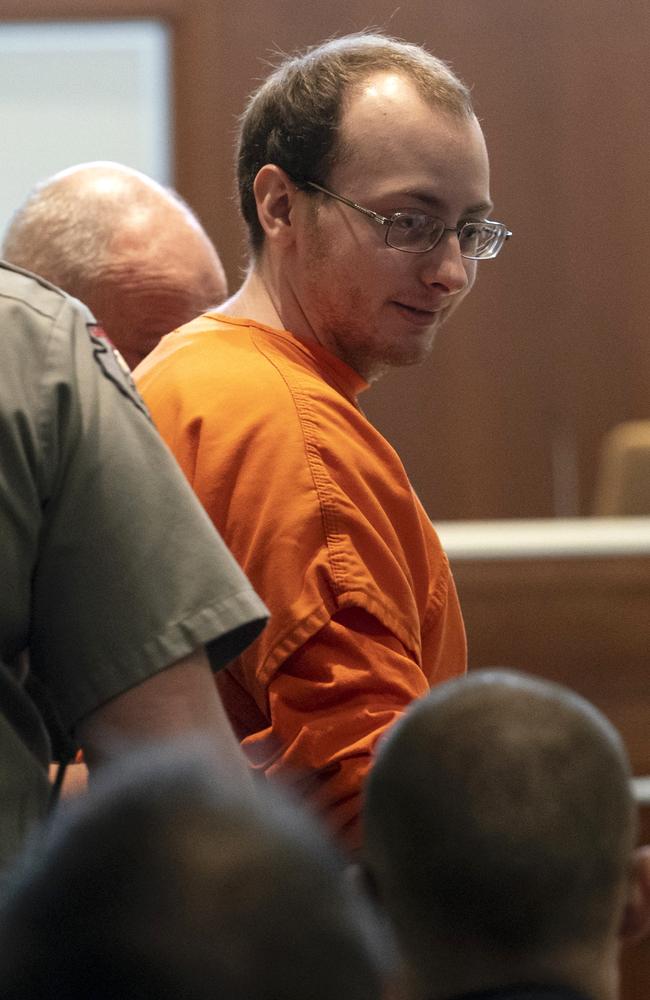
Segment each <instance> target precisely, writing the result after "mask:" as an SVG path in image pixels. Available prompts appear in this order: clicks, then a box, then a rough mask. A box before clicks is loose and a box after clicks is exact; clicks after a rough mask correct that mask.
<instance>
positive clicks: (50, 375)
mask: <svg viewBox="0 0 650 1000" xmlns="http://www.w3.org/2000/svg"><path fill="white" fill-rule="evenodd" d="M44 372H45V374H44V378H43V385H42V392H41V410H40V413H39V416H38V426H39V432H40V447H41V450H42V466H43V469H44V475H43V481H42V484H41V491H42V496H41V504H42V508H43V526H42V544H41V546H40V551H39V555H38V560H37V564H36V566H35V571H34V577H33V588H32V607H31V616H32V623H33V627H32V633H31V636H30V643H29V645H30V657H31V664H32V669H33V670H34V671H35V673H37V675H38V676H39V679H40V680H41V681H43V682H44V683H45V684H46V685H47V687H48V688H49V690H50V692H51V693H52V694H53V697H54V700H55V702H56V704H57V706H58V708H59V711H60V714H61V719H62V721H63V723H64V725H67V726H72V725H74V723H75V722H77V721H78V720H79V719H80V718H81V717H83V716H84V715H85V714H87V713H88V712H89V711H91V710H93V709H94V708H96V707H98V706H99V705H100V704H102V703H103V702H104V701H107V700H108V699H109V698H112V697H114V696H115V695H117V694H119V693H121V692H122V691H124V690H126V689H128V688H129V687H132V686H133V685H135V684H137V683H139V682H140V681H141V680H143V679H145V678H146V677H148V676H150V675H152V674H153V673H155V672H157V671H159V670H161V669H163V668H164V667H166V666H168V665H169V664H171V663H172V662H174V661H175V660H177V659H179V658H180V657H182V656H185V655H186V654H188V653H189V652H191V651H192V650H193V649H195V648H196V647H197V646H198V645H200V644H206V645H207V648H208V652H209V654H210V656H211V659H212V662H213V665H214V666H215V667H220V666H223V665H225V663H227V662H228V661H229V660H231V659H232V658H233V657H234V656H236V655H237V654H238V653H239V652H240V651H241V650H242V649H243V648H244V647H245V646H246V645H248V643H249V642H251V640H252V639H253V638H254V637H255V636H256V635H257V634H258V632H259V631H260V630H261V628H262V627H263V625H264V623H265V620H266V617H267V611H266V608H265V606H264V605H263V604H262V602H261V601H260V600H259V598H258V597H257V595H256V594H255V592H254V591H253V590H252V588H251V586H250V584H249V583H248V581H247V579H246V577H245V576H244V574H243V572H242V571H241V569H240V568H239V566H238V565H237V563H236V562H235V560H234V559H233V557H232V556H231V555H230V553H229V552H228V550H227V548H226V546H225V545H224V543H223V542H222V540H221V538H220V537H219V535H218V533H217V531H216V529H215V528H214V527H213V525H212V524H211V522H210V520H209V519H208V517H207V516H206V514H205V513H204V511H203V510H202V508H201V506H200V504H199V503H198V501H197V500H196V499H195V497H194V495H193V494H192V491H191V489H190V488H189V486H188V484H187V482H186V480H185V478H184V476H183V475H182V473H181V472H180V470H179V469H178V467H177V465H176V462H175V460H174V459H173V457H172V456H171V453H170V452H169V451H168V449H167V447H166V445H164V443H163V442H162V440H161V439H160V437H159V435H158V434H157V432H156V431H155V429H154V427H153V425H152V423H151V421H150V419H149V416H148V414H147V412H146V409H145V407H144V404H142V402H141V400H140V399H139V397H138V396H137V393H136V391H135V389H134V388H133V385H132V383H131V382H130V379H128V378H127V377H125V376H124V375H123V374H122V373H121V372H120V371H119V369H118V368H117V366H116V364H115V359H114V356H113V355H112V353H111V352H110V351H109V349H108V348H107V345H106V344H105V343H103V342H102V341H99V340H93V339H92V338H91V337H90V336H89V333H88V329H87V327H86V323H85V321H84V317H83V314H81V313H76V312H75V311H74V307H73V306H72V305H71V304H70V303H68V304H67V305H66V306H65V307H64V309H63V310H62V312H61V314H60V316H59V318H58V321H57V322H56V324H55V327H54V330H53V332H52V336H51V337H50V340H49V343H48V347H47V358H46V364H45V366H44Z"/></svg>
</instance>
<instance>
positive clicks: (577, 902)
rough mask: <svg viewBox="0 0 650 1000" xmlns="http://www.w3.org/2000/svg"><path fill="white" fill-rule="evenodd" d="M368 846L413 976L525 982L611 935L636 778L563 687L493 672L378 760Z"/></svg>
mask: <svg viewBox="0 0 650 1000" xmlns="http://www.w3.org/2000/svg"><path fill="white" fill-rule="evenodd" d="M366 831H367V840H368V862H369V868H370V871H371V873H372V876H373V877H374V879H375V880H376V882H377V884H378V887H379V891H380V894H381V895H382V897H383V899H384V901H385V903H386V906H387V908H388V909H389V911H390V912H391V914H392V916H393V917H394V919H395V922H396V924H397V926H398V930H399V932H400V936H401V938H402V942H403V943H404V944H405V949H406V950H407V951H410V952H411V954H412V955H413V954H415V956H416V958H415V960H414V961H415V962H416V964H417V962H419V961H422V960H423V959H422V956H425V955H427V953H429V954H437V955H439V954H440V953H441V952H444V951H445V949H447V952H448V954H452V955H453V954H455V955H458V954H459V953H460V954H463V955H464V956H465V958H464V959H463V961H464V962H465V963H466V964H467V965H469V966H471V964H472V961H474V960H475V959H476V956H477V955H478V956H482V957H483V958H485V956H489V957H490V961H494V962H496V963H497V964H498V963H499V962H502V963H503V965H504V967H506V968H509V969H510V970H511V972H514V973H515V975H516V974H517V973H520V974H523V973H525V972H526V971H527V972H528V973H530V972H531V970H537V971H539V969H540V968H542V969H543V968H544V967H545V962H546V960H547V959H548V958H549V956H555V958H557V955H558V954H561V953H565V952H566V951H567V949H568V950H571V949H574V950H575V949H577V950H579V951H583V950H584V949H588V950H589V949H594V948H595V949H596V950H598V948H604V947H605V946H606V945H607V944H608V942H610V940H611V939H612V937H613V938H615V936H616V932H617V930H618V925H619V923H620V921H621V915H622V912H623V908H624V903H625V896H626V890H627V879H628V874H629V871H630V866H631V857H632V852H633V847H634V842H635V834H636V829H635V807H634V802H633V798H632V794H631V789H630V782H629V770H628V763H627V759H626V755H625V752H624V750H623V747H622V744H621V740H620V738H619V736H618V734H617V733H616V731H615V730H614V729H613V727H612V726H611V725H610V724H609V723H608V722H607V720H606V719H605V718H604V717H603V716H602V715H601V714H600V713H599V712H598V711H597V710H596V709H595V708H593V706H591V705H590V704H589V703H587V702H586V701H585V700H584V699H582V698H580V697H578V696H577V695H575V694H573V693H572V692H570V691H569V690H567V689H565V688H563V687H560V686H558V685H554V684H550V683H546V682H544V681H541V680H536V679H533V678H531V677H527V676H525V675H523V674H518V673H516V672H514V671H505V670H495V671H477V672H475V673H472V674H470V675H469V676H468V677H467V678H464V679H461V680H459V681H455V682H451V683H449V684H444V685H442V686H440V687H439V688H437V689H435V690H434V691H433V692H432V693H431V694H430V695H429V696H428V697H427V698H425V699H423V700H422V701H420V702H419V703H416V704H415V705H414V706H412V708H411V710H410V711H409V712H408V713H407V714H406V716H405V718H404V719H403V720H401V722H400V723H398V724H397V725H396V727H395V728H394V730H393V732H392V734H391V735H390V736H389V737H388V738H387V740H386V742H385V743H384V745H383V746H382V747H381V748H380V751H379V754H378V759H377V761H376V764H375V766H374V769H373V771H372V772H371V776H370V780H369V784H368V789H367V803H366ZM459 942H461V944H459ZM465 945H467V947H465ZM449 949H451V951H450V950H449ZM468 954H471V955H472V956H473V957H472V960H471V961H470V960H468V959H467V955H468ZM425 964H426V960H425ZM456 964H457V965H458V964H459V963H458V962H457V963H456ZM547 971H548V969H547ZM479 985H491V984H489V983H487V984H479ZM492 985H493V984H492ZM432 995H433V994H432Z"/></svg>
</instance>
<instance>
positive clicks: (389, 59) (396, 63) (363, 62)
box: [237, 32, 473, 253]
mask: <svg viewBox="0 0 650 1000" xmlns="http://www.w3.org/2000/svg"><path fill="white" fill-rule="evenodd" d="M379 73H389V74H396V73H397V74H400V75H402V76H404V77H407V78H408V79H409V80H410V81H411V82H412V83H413V84H414V86H415V88H416V90H417V92H418V93H419V95H420V96H421V97H422V98H423V99H424V100H425V101H426V102H427V103H429V104H430V105H431V106H432V107H433V108H438V109H440V110H444V111H446V112H447V113H448V114H450V115H452V116H455V117H457V118H460V119H468V120H469V119H470V118H472V117H473V108H472V100H471V95H470V92H469V90H468V88H467V87H466V86H465V84H464V83H462V82H461V80H459V79H458V77H457V76H455V74H454V73H453V72H452V71H451V69H450V67H449V66H448V65H447V64H446V63H444V62H443V61H442V60H441V59H438V58H436V56H433V55H431V54H430V53H429V52H427V51H426V49H423V48H422V47H421V46H419V45H413V44H411V43H408V42H401V41H398V40H397V39H394V38H390V37H387V36H385V35H379V34H370V33H363V32H360V33H357V34H353V35H346V36H344V37H342V38H333V39H331V40H330V41H328V42H325V43H323V44H321V45H315V46H313V47H311V48H310V49H308V50H307V51H306V52H304V53H302V54H298V55H295V56H293V57H289V58H288V59H286V60H285V61H284V62H282V63H281V64H280V65H279V66H278V67H277V69H275V71H274V72H272V73H271V74H270V76H268V77H267V79H266V80H265V81H264V83H263V84H262V86H261V87H260V88H259V89H258V90H257V91H255V93H254V94H253V95H252V97H251V98H250V100H249V103H248V106H247V108H246V110H245V112H244V114H243V115H242V118H241V128H240V135H239V147H238V155H237V164H238V181H239V195H240V204H241V211H242V215H243V216H244V219H245V221H246V223H247V226H248V230H249V237H250V244H251V248H252V250H253V252H254V253H258V252H259V251H260V250H261V248H262V245H263V242H264V230H263V228H262V226H261V225H260V222H259V219H258V217H257V206H256V203H255V194H254V191H253V185H254V181H255V177H256V176H257V174H258V172H259V170H260V169H261V168H262V167H263V166H264V165H265V164H266V163H274V164H276V165H277V166H279V167H282V169H283V170H284V171H286V173H287V174H288V175H289V176H290V177H292V178H293V180H294V181H296V182H297V183H300V184H304V183H305V182H307V181H316V182H317V183H319V184H322V185H325V186H326V185H327V184H328V182H329V179H330V171H331V169H332V167H333V165H334V163H335V162H336V161H337V160H340V159H342V158H344V157H345V156H346V155H348V154H349V153H351V150H350V149H349V148H348V147H347V146H346V141H345V137H344V136H342V135H341V132H340V124H341V117H342V112H343V109H344V107H345V104H346V102H347V101H349V99H350V97H351V95H352V92H353V91H354V90H355V89H357V90H358V89H360V88H361V86H362V85H363V83H364V82H365V81H366V80H367V79H368V78H369V77H371V76H374V75H376V74H379Z"/></svg>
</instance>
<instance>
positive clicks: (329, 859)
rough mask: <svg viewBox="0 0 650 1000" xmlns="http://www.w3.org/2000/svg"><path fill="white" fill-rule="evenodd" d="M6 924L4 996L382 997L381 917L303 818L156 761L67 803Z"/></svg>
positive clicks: (175, 760)
mask: <svg viewBox="0 0 650 1000" xmlns="http://www.w3.org/2000/svg"><path fill="white" fill-rule="evenodd" d="M66 806H67V808H65V809H63V810H62V811H61V813H59V815H58V816H57V817H56V819H55V820H54V822H53V823H52V824H51V826H50V827H49V829H47V830H46V831H45V835H44V837H43V838H42V841H41V842H40V843H39V844H38V845H36V846H35V847H34V848H33V850H32V853H31V855H28V856H26V858H25V859H24V863H23V870H22V872H21V871H17V872H16V874H15V876H14V880H13V885H11V886H10V889H9V893H8V897H7V899H6V901H5V904H4V907H3V910H2V913H1V918H0V995H1V996H2V997H3V998H4V1000H9V998H12V1000H13V998H17V997H21V998H28V997H33V998H36V997H44V996H47V997H50V998H51V997H56V998H59V997H60V998H63V997H66V998H68V1000H74V998H80V997H88V998H90V997H92V998H93V1000H103V998H106V1000H108V998H109V997H110V998H117V997H129V998H131V1000H138V998H142V1000H144V998H147V1000H152V998H155V1000H166V998H169V1000H172V998H180V997H182V998H184V1000H214V998H215V997H218V998H220V1000H226V998H228V1000H256V998H259V1000H305V998H307V997H309V998H310V1000H340V998H341V997H346V998H348V1000H374V998H376V997H377V996H378V991H379V974H378V971H377V965H376V954H375V950H374V949H375V946H376V941H375V940H374V938H373V936H372V934H373V932H372V929H371V926H370V924H369V923H368V920H369V915H368V914H366V912H365V910H364V909H362V904H361V903H360V902H359V901H358V900H357V899H356V898H355V897H354V896H352V895H351V894H350V893H349V891H348V888H347V886H346V883H345V881H344V879H343V878H342V877H341V874H342V873H341V862H340V861H339V858H338V856H337V855H336V854H335V853H334V851H333V849H331V848H330V846H329V845H328V844H327V843H326V842H325V840H324V838H323V837H322V835H321V833H320V831H319V830H318V829H316V828H315V827H314V826H313V825H312V823H311V822H310V821H309V820H308V819H307V818H306V817H304V816H303V815H302V814H300V813H299V812H298V811H297V810H296V809H294V807H293V806H290V805H288V804H287V803H285V802H284V801H280V800H279V799H278V798H277V797H276V796H275V795H273V796H272V795H268V794H266V790H265V789H260V791H259V796H258V797H256V798H255V799H253V796H252V794H251V793H250V792H249V794H248V797H244V796H243V795H240V794H239V793H234V792H233V791H232V790H228V789H227V788H226V787H225V786H224V785H223V783H221V782H220V780H219V778H218V777H217V776H216V774H215V768H214V764H212V765H210V764H208V763H206V762H203V761H202V760H200V759H199V758H198V757H197V755H196V754H195V753H194V752H192V753H181V754H180V755H177V754H174V755H172V754H171V753H169V752H168V751H162V752H160V753H159V754H157V759H155V760H154V759H153V757H152V755H147V756H145V757H143V758H141V759H140V760H139V761H138V762H136V763H134V765H133V767H132V768H131V770H130V771H129V773H127V774H126V775H124V774H122V775H119V774H116V773H115V772H114V773H113V774H111V775H109V774H106V776H105V778H104V781H103V782H102V781H101V779H100V781H99V782H98V785H97V787H96V788H95V789H94V790H91V792H90V793H89V795H88V796H86V797H84V798H80V799H75V800H72V801H70V802H68V803H66Z"/></svg>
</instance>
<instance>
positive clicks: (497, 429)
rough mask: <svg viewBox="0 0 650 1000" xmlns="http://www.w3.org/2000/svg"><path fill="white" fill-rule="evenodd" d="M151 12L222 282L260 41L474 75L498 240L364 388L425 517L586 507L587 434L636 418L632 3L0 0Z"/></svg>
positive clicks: (643, 298)
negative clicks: (413, 341)
mask: <svg viewBox="0 0 650 1000" xmlns="http://www.w3.org/2000/svg"><path fill="white" fill-rule="evenodd" d="M80 16H88V17H97V16H101V17H111V16H121V17H125V16H136V17H141V16H157V17H162V18H163V19H165V20H167V21H168V22H169V23H170V24H171V26H172V28H173V32H174V42H175V48H174V52H175V55H174V79H175V102H176V140H177V143H176V183H177V186H178V188H179V190H180V191H181V193H182V194H183V195H184V196H185V197H186V198H187V199H188V201H189V202H190V203H191V204H192V205H193V206H194V207H195V208H196V210H197V211H198V212H199V214H200V216H201V217H202V219H203V221H204V223H205V225H206V227H207V229H208V231H209V232H210V234H211V235H212V237H213V239H214V240H215V242H216V243H217V245H218V247H219V249H220V251H221V254H222V256H223V259H224V262H225V264H226V267H227V271H228V274H229V277H230V282H231V285H232V286H235V285H236V284H237V283H238V281H239V278H240V276H241V273H242V267H243V264H244V261H245V256H244V242H243V238H242V230H241V226H240V224H239V221H238V217H237V209H236V199H235V196H234V184H233V169H232V160H233V141H234V134H235V126H236V118H237V115H238V114H239V113H240V112H241V110H242V108H243V106H244V102H245V99H246V96H247V94H248V93H249V92H250V91H251V89H252V88H253V87H254V86H255V83H256V81H257V80H258V79H260V78H262V77H263V76H264V75H265V74H266V71H267V66H266V60H267V59H268V58H269V55H270V53H271V51H272V50H274V49H275V50H277V49H281V50H293V49H295V48H297V47H303V46H304V45H306V44H309V43H315V42H317V41H319V40H321V39H322V38H324V37H326V36H327V35H330V34H333V33H341V32H346V31H351V30H356V29H359V28H362V27H369V26H370V27H371V26H378V27H380V28H383V29H386V30H388V31H391V32H393V33H395V34H397V35H401V36H403V37H405V38H407V39H410V40H414V41H420V42H424V43H425V44H427V45H428V46H429V47H430V48H431V49H432V50H433V51H435V52H436V53H437V54H439V55H441V56H442V57H444V58H446V59H448V60H449V61H450V62H451V63H452V64H453V66H454V67H455V68H456V69H457V71H458V72H459V73H460V75H461V76H462V77H463V78H464V79H465V80H466V81H467V82H468V83H470V84H471V85H472V86H473V87H474V91H475V97H476V103H477V108H478V111H479V114H480V116H481V118H482V120H483V123H484V127H485V131H486V135H487V139H488V144H489V147H490V153H491V160H492V174H493V183H492V188H493V197H494V201H495V204H496V209H495V216H496V217H497V218H502V219H503V220H504V221H506V222H507V223H508V224H509V225H510V227H511V228H512V229H513V230H514V233H515V237H514V239H513V240H512V241H511V243H510V245H508V246H507V247H506V249H505V250H504V252H503V255H502V256H501V258H499V259H498V260H497V261H493V262H485V263H484V264H482V265H480V276H479V281H478V283H477V287H476V288H475V290H474V291H473V293H472V295H471V296H470V298H469V300H468V301H467V303H466V304H464V306H463V308H462V309H461V310H460V311H459V313H458V314H457V316H455V317H454V319H453V321H452V322H451V323H450V324H449V326H448V327H447V328H446V329H445V330H444V331H443V333H442V334H441V336H440V338H439V341H438V343H437V345H436V347H435V349H434V353H433V356H432V358H431V359H429V361H428V362H427V363H425V364H424V365H423V366H421V367H419V368H417V369H412V370H409V371H402V372H395V373H393V374H391V375H389V376H387V377H386V378H385V379H384V380H383V381H382V382H381V383H379V384H378V385H377V386H376V387H373V389H372V390H370V392H369V393H368V394H367V397H366V403H365V406H366V409H367V412H368V414H369V416H370V417H371V418H372V419H373V420H374V421H375V422H376V423H377V424H378V426H379V427H380V428H381V429H382V430H383V431H384V433H386V435H387V436H388V437H389V438H390V440H391V441H392V442H393V443H394V444H395V446H396V447H397V449H398V451H399V452H400V454H401V455H402V456H403V458H404V461H405V464H406V466H407V469H408V471H409V473H410V475H411V477H412V479H413V482H414V485H415V486H416V488H417V490H418V491H419V493H420V495H421V496H422V499H423V501H424V503H425V506H426V507H427V509H428V511H429V512H430V514H431V516H432V517H434V518H435V519H451V518H476V517H482V518H491V517H530V516H552V515H554V514H565V515H570V514H578V513H582V514H584V513H587V512H588V511H589V509H590V504H591V498H592V492H593V483H594V474H595V463H596V458H597V451H598V445H599V441H600V438H601V435H602V433H603V432H604V431H605V430H606V429H607V428H608V427H610V426H611V425H613V424H614V423H616V422H618V421H619V420H622V419H626V418H630V417H647V416H650V404H649V403H648V385H649V384H650V337H649V336H648V332H647V316H648V314H649V313H650V283H648V282H647V280H646V278H645V270H646V267H647V265H646V261H647V259H648V249H649V247H648V242H649V240H650V233H649V230H648V227H647V226H646V225H645V214H646V213H645V203H646V201H647V191H648V190H649V189H650V185H649V181H650V129H649V128H648V124H647V111H646V104H647V94H648V92H649V91H650V60H648V59H647V55H646V53H647V50H648V48H649V47H650V6H649V5H648V4H647V0H572V2H571V3H570V4H568V3H566V2H565V0H539V2H536V3H532V2H522V0H490V3H486V2H485V0H454V2H453V3H450V2H449V0H409V3H408V4H404V5H402V6H396V5H395V4H394V2H393V0H330V2H329V3H328V4H323V5H313V4H305V3H304V2H303V0H246V2H245V3H242V4H238V5H235V6H232V5H230V4H227V3H225V0H101V3H100V2H97V0H0V17H4V18H29V17H41V18H55V17H80Z"/></svg>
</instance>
